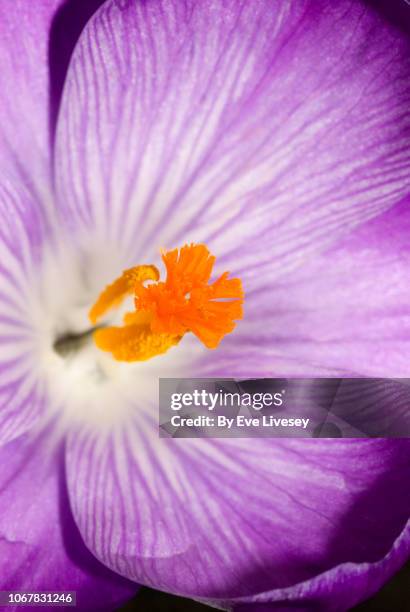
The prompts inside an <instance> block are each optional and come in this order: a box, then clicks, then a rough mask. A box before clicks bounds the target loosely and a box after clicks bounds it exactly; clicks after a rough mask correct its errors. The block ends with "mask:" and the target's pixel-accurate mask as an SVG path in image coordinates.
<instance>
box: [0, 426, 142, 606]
mask: <svg viewBox="0 0 410 612" xmlns="http://www.w3.org/2000/svg"><path fill="white" fill-rule="evenodd" d="M0 464H1V466H2V468H1V476H0V517H1V518H0V588H1V589H2V590H10V591H26V592H33V591H34V592H38V591H76V592H77V607H76V609H79V610H81V611H83V612H88V611H89V610H96V611H97V610H101V611H104V610H107V609H115V608H116V607H117V606H119V605H121V604H122V603H124V602H125V601H127V600H128V599H129V598H130V597H132V595H133V593H134V592H135V590H136V588H137V587H136V585H135V584H132V583H130V582H128V581H127V580H124V579H123V578H121V577H119V576H116V575H115V574H113V573H112V572H110V571H109V570H107V568H105V567H104V566H102V565H101V564H100V563H99V562H98V561H96V559H95V558H94V557H93V556H92V554H91V553H90V552H89V551H88V550H87V548H86V547H85V545H84V543H83V541H82V539H81V536H80V534H79V532H78V529H77V527H76V525H75V523H74V521H73V518H72V515H71V510H70V505H69V500H68V497H67V493H66V485H65V475H64V461H63V448H62V445H61V444H57V445H56V446H55V447H54V446H53V443H52V442H51V440H50V438H47V436H46V435H42V436H39V437H36V436H33V437H28V436H23V437H20V438H19V440H15V441H14V442H11V443H9V444H8V445H5V446H3V447H2V448H1V449H0ZM12 609H14V608H12ZM15 609H20V608H19V607H16V608H15Z"/></svg>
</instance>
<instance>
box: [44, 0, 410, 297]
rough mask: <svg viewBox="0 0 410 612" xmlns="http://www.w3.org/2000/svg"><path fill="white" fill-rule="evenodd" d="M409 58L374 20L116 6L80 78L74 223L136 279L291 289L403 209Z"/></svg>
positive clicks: (64, 161)
mask: <svg viewBox="0 0 410 612" xmlns="http://www.w3.org/2000/svg"><path fill="white" fill-rule="evenodd" d="M409 70H410V66H409V60H408V42H407V39H406V37H404V35H403V33H402V32H401V31H400V30H398V29H396V28H395V27H394V26H393V25H391V23H390V22H387V21H386V20H384V19H383V18H382V17H380V15H379V14H378V13H376V12H375V11H374V10H373V9H371V8H370V7H369V6H368V5H367V4H365V3H361V2H356V3H352V2H347V1H342V2H337V3H335V2H326V1H324V0H323V1H321V2H310V1H308V0H306V1H305V2H298V3H288V2H284V1H283V2H282V1H281V2H271V1H270V0H258V1H257V2H252V3H249V2H244V1H238V0H228V1H227V2H219V1H216V0H204V1H202V2H192V1H189V2H183V3H180V2H172V1H171V2H167V3H164V2H161V1H160V0H153V1H151V2H149V3H142V2H126V3H120V2H113V1H109V2H107V3H106V4H105V5H104V6H103V7H102V9H100V11H99V12H98V13H97V14H96V15H95V16H94V18H93V19H92V20H91V22H90V23H89V24H88V26H87V27H86V29H85V31H84V32H83V35H82V37H81V38H80V41H79V44H78V45H77V48H76V50H75V53H74V56H73V61H72V64H71V67H70V69H69V72H68V75H67V82H66V89H65V95H64V97H63V103H62V109H61V114H60V121H59V125H58V134H57V155H56V172H57V185H58V192H59V201H60V208H61V210H62V211H63V212H65V213H66V214H67V217H68V219H69V221H70V223H71V224H72V225H77V226H80V227H87V228H88V229H89V231H92V232H94V233H96V234H97V235H98V236H99V237H100V239H101V241H102V240H104V241H106V242H108V243H111V244H114V245H115V244H118V245H119V244H121V245H123V246H124V248H125V249H128V252H129V253H130V254H131V255H130V257H131V256H132V258H133V259H134V260H135V261H136V260H139V258H143V261H145V260H148V258H149V257H152V253H153V252H156V251H157V248H158V246H160V245H161V246H176V245H179V244H181V243H184V242H188V241H191V240H197V241H202V240H203V241H206V242H207V243H209V245H210V247H211V248H212V250H213V251H214V252H215V253H217V254H218V255H221V254H224V255H225V260H224V262H223V265H226V266H228V268H230V269H232V270H233V269H234V270H236V269H237V267H238V266H237V261H238V259H239V257H240V258H241V266H245V267H246V271H245V272H244V274H245V275H246V276H245V280H247V279H252V278H255V277H256V276H258V278H259V279H260V284H265V285H266V278H263V277H264V276H266V275H269V277H270V278H272V277H277V276H278V274H280V273H283V272H284V271H286V270H287V269H289V267H292V266H294V265H295V264H297V263H299V262H300V261H301V260H302V258H303V257H305V256H307V255H308V254H310V253H312V252H315V251H317V250H320V249H323V248H324V246H326V245H328V244H330V243H332V242H333V241H334V240H336V239H337V237H339V236H340V234H341V233H343V232H345V231H346V230H347V229H348V228H350V227H354V226H356V225H358V224H359V223H361V222H362V221H363V220H365V219H367V218H369V217H371V216H373V215H375V214H377V213H378V212H380V211H382V210H384V209H386V208H388V207H389V206H391V205H392V204H393V203H394V202H397V201H399V200H400V199H402V198H404V197H405V195H406V194H407V193H408V189H409V186H410V178H409V172H408V169H409V155H408V147H407V146H406V143H408V124H409V111H408V108H409V105H408V103H409Z"/></svg>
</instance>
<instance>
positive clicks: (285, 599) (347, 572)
mask: <svg viewBox="0 0 410 612" xmlns="http://www.w3.org/2000/svg"><path fill="white" fill-rule="evenodd" d="M409 541H410V523H408V524H407V527H406V528H405V529H404V531H403V532H402V533H401V535H400V536H399V537H398V538H397V540H396V541H395V542H394V545H393V547H392V549H391V550H390V552H389V553H388V554H387V555H386V556H385V557H383V558H382V559H380V561H376V562H374V563H361V564H353V563H345V564H342V565H338V566H336V567H335V568H332V569H331V570H329V571H328V572H325V573H324V574H321V575H319V576H317V577H316V578H314V579H312V580H310V581H308V582H305V583H301V584H298V585H296V586H295V587H291V588H290V589H282V590H278V591H276V592H270V593H261V594H260V595H258V596H257V597H254V598H252V599H248V602H247V603H245V601H242V602H240V601H235V602H232V601H231V602H227V603H228V605H230V606H233V609H235V610H236V611H237V612H265V611H268V610H289V609H292V610H294V611H295V612H298V611H299V612H305V610H306V609H307V606H308V607H309V609H315V610H326V612H332V611H337V610H350V609H351V608H353V606H355V605H356V604H357V603H359V602H360V601H362V600H363V599H366V598H368V597H369V596H371V595H373V594H374V593H376V592H377V591H378V589H379V588H380V587H381V586H382V585H383V584H384V583H385V582H386V579H388V578H390V577H391V576H393V574H394V573H395V572H396V571H397V570H398V569H399V568H400V567H401V566H402V565H403V563H405V562H406V560H407V559H408V557H409ZM346 585H348V588H346ZM252 600H253V603H250V601H252Z"/></svg>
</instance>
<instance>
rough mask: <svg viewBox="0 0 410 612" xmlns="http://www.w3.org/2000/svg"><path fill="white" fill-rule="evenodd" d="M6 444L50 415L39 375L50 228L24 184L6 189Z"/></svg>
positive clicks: (2, 427)
mask: <svg viewBox="0 0 410 612" xmlns="http://www.w3.org/2000/svg"><path fill="white" fill-rule="evenodd" d="M0 216H1V228H0V444H3V443H4V442H7V441H8V440H11V439H13V438H15V437H16V436H18V435H20V434H21V433H23V432H24V431H26V430H27V429H29V428H30V427H31V426H32V425H33V424H34V423H35V422H36V420H37V419H38V418H39V416H40V415H42V414H43V413H44V410H45V406H46V397H45V396H46V391H45V385H44V381H43V380H42V379H41V377H40V376H37V374H36V370H37V368H36V365H37V363H38V354H39V353H38V349H39V347H40V346H41V342H42V338H41V328H42V325H43V324H44V322H45V321H46V318H47V315H48V313H45V312H42V311H41V308H40V309H38V308H37V305H38V304H39V302H38V300H37V297H38V296H37V295H36V282H35V279H36V278H37V277H38V274H39V265H40V262H41V248H42V246H43V244H44V239H45V236H46V229H45V224H44V219H43V218H42V217H41V215H40V213H39V208H38V207H37V202H36V201H35V200H33V197H32V196H31V194H30V193H29V192H28V191H27V190H26V189H25V188H24V186H23V185H20V187H19V188H18V189H16V188H15V185H13V184H12V183H10V182H2V183H1V184H0Z"/></svg>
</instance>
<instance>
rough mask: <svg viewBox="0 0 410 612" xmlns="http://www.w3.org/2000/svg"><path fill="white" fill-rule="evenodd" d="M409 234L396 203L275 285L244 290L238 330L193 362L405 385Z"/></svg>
mask: <svg viewBox="0 0 410 612" xmlns="http://www.w3.org/2000/svg"><path fill="white" fill-rule="evenodd" d="M409 233H410V207H409V202H407V201H405V202H403V203H402V204H399V205H397V206H395V207H393V208H391V209H390V210H388V211H385V212H384V213H383V214H381V215H380V216H378V217H376V218H374V219H372V220H370V221H368V222H367V223H365V224H363V225H362V226H361V227H359V228H357V229H356V230H354V231H352V232H351V233H350V234H349V235H348V236H346V237H344V238H343V239H341V240H340V241H339V242H338V243H336V244H335V245H333V246H332V247H331V248H330V249H328V250H325V251H324V253H322V254H320V255H317V256H316V257H312V258H310V259H308V260H307V261H305V262H304V263H303V264H302V265H301V266H300V267H299V268H297V269H295V270H293V271H290V272H288V273H287V274H286V275H284V276H283V277H282V278H281V279H277V280H276V282H275V283H273V284H271V285H267V286H266V287H265V288H258V287H252V286H249V288H248V291H247V294H246V309H245V318H244V320H243V321H241V322H240V323H239V324H238V326H237V329H236V330H235V333H234V334H232V335H231V336H229V337H227V338H225V339H224V341H223V344H222V345H221V348H220V350H219V351H217V352H215V353H205V354H203V355H202V356H201V358H200V359H201V365H198V370H199V369H201V368H202V372H203V375H204V376H205V375H206V376H216V377H217V376H244V377H249V376H252V375H253V376H262V375H265V376H281V375H288V376H289V375H293V376H298V375H299V376H303V375H319V376H320V375H325V376H338V375H339V376H352V375H353V376H357V375H359V376H375V377H379V376H380V377H404V378H406V377H408V374H409V355H410V283H409V270H410V247H409V240H408V236H409ZM238 263H240V261H239V262H238ZM249 285H251V283H249ZM261 321H263V325H261Z"/></svg>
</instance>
